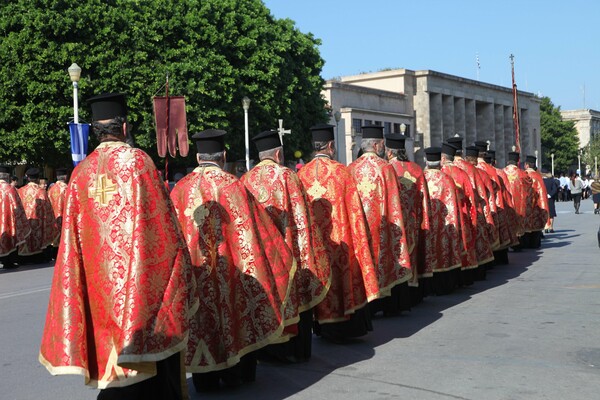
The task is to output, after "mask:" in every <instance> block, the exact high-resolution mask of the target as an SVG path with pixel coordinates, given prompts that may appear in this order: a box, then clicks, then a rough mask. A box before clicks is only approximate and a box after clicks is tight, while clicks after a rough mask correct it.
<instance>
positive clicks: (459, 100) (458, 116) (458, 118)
mask: <svg viewBox="0 0 600 400" xmlns="http://www.w3.org/2000/svg"><path fill="white" fill-rule="evenodd" d="M466 126H467V125H466V118H465V99H464V98H463V97H455V98H454V132H452V134H450V135H448V132H446V137H445V138H444V140H445V139H448V138H449V137H452V136H454V135H455V134H457V133H458V134H460V135H463V136H464V132H466V130H467V128H466Z"/></svg>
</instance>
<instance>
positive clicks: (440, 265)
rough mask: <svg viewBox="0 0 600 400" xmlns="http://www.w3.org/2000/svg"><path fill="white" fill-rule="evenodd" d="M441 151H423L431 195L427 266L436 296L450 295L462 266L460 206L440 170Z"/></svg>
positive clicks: (451, 183)
mask: <svg viewBox="0 0 600 400" xmlns="http://www.w3.org/2000/svg"><path fill="white" fill-rule="evenodd" d="M441 153H442V149H441V148H439V147H429V148H427V149H425V156H426V168H425V171H424V175H425V180H426V181H427V187H428V191H429V195H430V203H431V214H430V220H429V223H430V227H431V230H432V232H433V233H434V235H433V238H432V240H433V246H432V248H431V249H430V252H429V253H428V254H427V262H428V263H429V264H431V265H432V267H433V291H434V292H435V293H436V294H438V295H443V294H448V293H450V292H452V290H453V289H454V287H455V286H456V285H457V283H458V282H457V279H458V278H459V277H457V274H458V273H459V272H460V270H461V268H462V265H463V261H462V260H463V254H464V253H465V249H464V248H463V243H462V229H461V227H462V224H461V204H460V203H459V198H458V194H457V191H456V185H455V183H454V180H453V179H452V178H451V177H450V176H448V175H446V174H445V173H444V172H443V171H442V170H441V159H442V154H441Z"/></svg>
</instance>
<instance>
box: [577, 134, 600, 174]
mask: <svg viewBox="0 0 600 400" xmlns="http://www.w3.org/2000/svg"><path fill="white" fill-rule="evenodd" d="M598 160H600V132H592V133H591V137H590V142H589V143H588V145H587V146H585V147H584V148H583V153H582V156H581V162H582V163H584V164H585V165H587V166H588V167H587V170H588V171H589V172H590V173H591V174H592V175H596V174H597V172H598V171H596V170H595V169H596V163H597V162H598ZM581 169H583V166H582V167H581Z"/></svg>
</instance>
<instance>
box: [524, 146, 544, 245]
mask: <svg viewBox="0 0 600 400" xmlns="http://www.w3.org/2000/svg"><path fill="white" fill-rule="evenodd" d="M536 161H537V157H535V156H531V155H528V156H527V157H525V172H527V175H529V177H530V178H531V189H532V193H533V198H532V199H531V202H532V209H533V212H532V213H531V214H530V215H528V218H527V220H528V223H527V225H528V226H529V228H530V239H529V247H530V248H533V249H538V248H539V247H540V246H541V240H542V230H543V229H544V228H545V227H546V222H547V221H548V213H549V211H550V207H549V206H548V192H547V191H546V185H544V178H543V177H542V175H541V174H540V173H539V172H538V171H537V167H536Z"/></svg>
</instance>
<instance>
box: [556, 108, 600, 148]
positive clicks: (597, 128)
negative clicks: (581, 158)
mask: <svg viewBox="0 0 600 400" xmlns="http://www.w3.org/2000/svg"><path fill="white" fill-rule="evenodd" d="M560 115H561V117H562V119H563V120H564V121H573V122H574V123H575V129H577V135H578V136H579V148H580V149H582V148H584V147H585V146H587V145H588V144H589V143H590V139H591V138H592V137H594V136H596V135H600V111H595V110H589V109H585V110H565V111H561V112H560Z"/></svg>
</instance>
